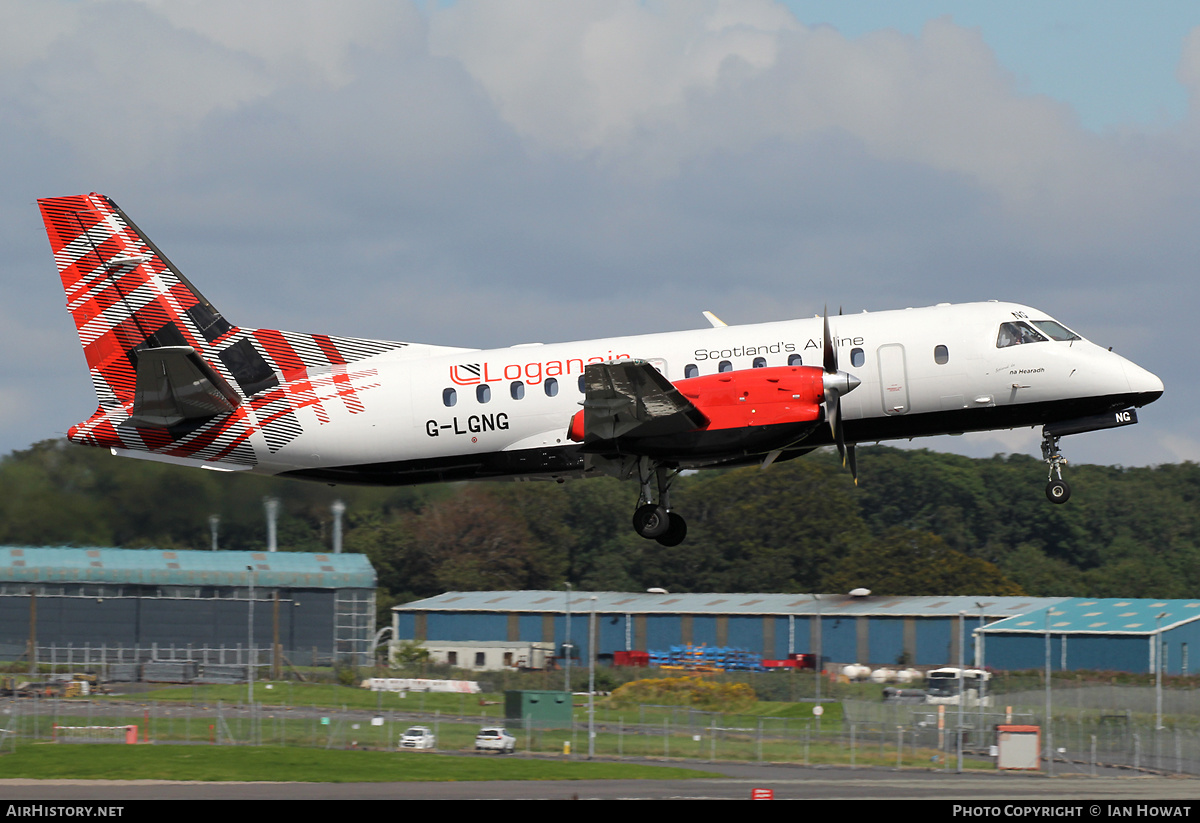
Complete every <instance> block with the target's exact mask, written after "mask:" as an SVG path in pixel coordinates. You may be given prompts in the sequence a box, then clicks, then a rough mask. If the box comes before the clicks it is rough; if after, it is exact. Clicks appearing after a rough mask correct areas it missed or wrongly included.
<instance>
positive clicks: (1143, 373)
mask: <svg viewBox="0 0 1200 823" xmlns="http://www.w3.org/2000/svg"><path fill="white" fill-rule="evenodd" d="M1124 368H1125V379H1126V380H1128V381H1129V389H1130V391H1132V392H1133V393H1134V394H1136V395H1138V398H1139V399H1138V404H1137V405H1139V406H1143V405H1145V404H1146V403H1153V402H1154V401H1155V400H1157V399H1158V398H1160V397H1162V393H1163V382H1162V380H1160V379H1159V377H1158V375H1156V374H1153V373H1152V372H1149V371H1147V370H1146V369H1143V368H1142V367H1141V366H1139V365H1137V364H1136V363H1130V362H1129V361H1128V360H1126V361H1125V363H1124Z"/></svg>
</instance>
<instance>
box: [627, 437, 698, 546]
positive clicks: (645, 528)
mask: <svg viewBox="0 0 1200 823" xmlns="http://www.w3.org/2000/svg"><path fill="white" fill-rule="evenodd" d="M641 463H642V465H640V466H639V467H638V473H639V475H640V476H641V478H640V479H641V482H642V492H641V494H640V495H639V496H638V507H637V510H636V511H635V512H634V513H633V530H634V531H636V532H637V533H638V534H639V535H641V536H642V537H644V538H646V539H647V540H654V541H656V542H657V543H658V544H659V545H661V546H678V545H679V544H680V543H682V542H683V539H684V538H685V537H687V521H686V520H684V519H683V518H682V517H681V516H680V515H678V514H676V513H675V512H673V511H671V482H672V481H673V480H674V479H675V478H676V476H678V474H679V472H678V471H677V470H672V469H668V468H666V467H664V466H662V465H660V464H658V463H654V462H652V461H650V460H649V459H647V458H642V461H641ZM651 474H653V476H654V479H655V481H657V486H658V502H657V503H655V502H654V493H653V492H654V490H653V488H652V487H651V483H650V475H651Z"/></svg>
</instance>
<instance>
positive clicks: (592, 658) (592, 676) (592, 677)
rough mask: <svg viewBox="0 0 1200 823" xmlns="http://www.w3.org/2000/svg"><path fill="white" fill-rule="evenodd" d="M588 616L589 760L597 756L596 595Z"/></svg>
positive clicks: (593, 597)
mask: <svg viewBox="0 0 1200 823" xmlns="http://www.w3.org/2000/svg"><path fill="white" fill-rule="evenodd" d="M591 600H592V613H591V614H590V615H589V616H588V760H591V759H592V758H593V757H595V756H596V595H594V594H593V595H592V597H591Z"/></svg>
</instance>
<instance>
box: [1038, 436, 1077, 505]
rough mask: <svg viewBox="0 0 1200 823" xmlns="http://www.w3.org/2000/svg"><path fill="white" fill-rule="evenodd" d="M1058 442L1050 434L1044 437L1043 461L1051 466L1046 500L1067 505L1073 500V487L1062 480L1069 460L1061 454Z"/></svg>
mask: <svg viewBox="0 0 1200 823" xmlns="http://www.w3.org/2000/svg"><path fill="white" fill-rule="evenodd" d="M1058 440H1059V439H1058V438H1057V437H1054V436H1052V435H1049V434H1043V435H1042V459H1043V460H1045V461H1046V462H1047V463H1049V464H1050V471H1049V472H1048V473H1047V475H1046V480H1047V482H1046V499H1047V500H1049V501H1050V502H1051V503H1066V502H1067V501H1068V500H1070V499H1071V487H1070V486H1069V485H1068V484H1067V481H1066V480H1063V478H1062V467H1063V466H1065V465H1067V458H1065V457H1063V456H1062V454H1060V453H1059V451H1058Z"/></svg>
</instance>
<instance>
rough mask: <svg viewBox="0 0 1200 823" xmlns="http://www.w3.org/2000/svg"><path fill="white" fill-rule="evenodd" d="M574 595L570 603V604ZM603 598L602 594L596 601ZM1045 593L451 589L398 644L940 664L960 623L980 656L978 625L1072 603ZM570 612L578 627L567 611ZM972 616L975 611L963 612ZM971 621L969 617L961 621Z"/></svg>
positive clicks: (415, 614) (413, 610) (970, 653)
mask: <svg viewBox="0 0 1200 823" xmlns="http://www.w3.org/2000/svg"><path fill="white" fill-rule="evenodd" d="M568 597H569V605H568ZM593 598H595V599H594V600H593ZM1062 600H1063V598H1038V597H850V596H847V595H814V594H649V593H623V592H571V593H570V594H569V595H568V593H566V592H561V591H526V592H447V593H446V594H442V595H439V596H437V597H431V598H428V599H425V600H419V601H416V602H413V603H406V604H404V605H401V606H396V607H394V609H393V613H394V618H393V625H394V629H395V637H396V638H397V640H398V641H403V640H419V641H425V640H429V641H453V640H496V641H509V642H515V641H520V642H547V643H554V644H555V646H556V647H561V646H562V645H563V644H564V642H566V640H567V639H568V636H569V639H570V642H571V643H572V644H573V645H574V646H575V648H576V649H577V654H578V656H579V657H580V658H581V659H586V656H587V654H588V649H587V637H588V619H589V615H590V613H591V611H592V609H593V608H594V609H595V611H596V614H597V620H598V642H597V654H599V655H601V656H603V655H608V654H612V653H613V652H616V651H629V650H650V649H668V648H670V647H671V646H672V645H681V644H686V643H691V644H693V645H700V644H707V645H709V646H729V647H740V648H744V649H747V650H749V651H751V652H754V653H756V654H761V655H763V657H766V658H783V657H786V656H787V655H788V654H790V653H798V652H816V651H818V650H819V651H820V653H821V654H822V655H823V656H824V657H825V658H826V659H827V660H831V661H837V662H844V663H864V664H868V665H885V664H886V665H894V664H897V663H899V662H901V661H903V662H904V663H906V664H908V665H919V666H940V665H945V664H947V663H954V662H956V661H957V660H958V644H959V636H960V629H962V630H963V631H964V632H965V636H966V638H967V643H968V647H967V649H966V659H967V660H968V661H971V660H973V659H974V656H975V651H974V647H973V630H974V629H976V628H978V627H979V625H980V624H981V621H983V622H986V623H991V622H995V621H1000V620H1006V619H1008V618H1011V617H1013V616H1015V615H1023V614H1027V613H1029V612H1032V611H1035V610H1038V609H1042V608H1045V607H1047V606H1050V605H1054V604H1057V603H1060V602H1062ZM568 610H569V611H570V614H571V617H570V624H569V631H568V622H567V616H566V615H567V612H568ZM964 613H965V617H963V616H962V615H963V614H964ZM960 621H961V622H960Z"/></svg>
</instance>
